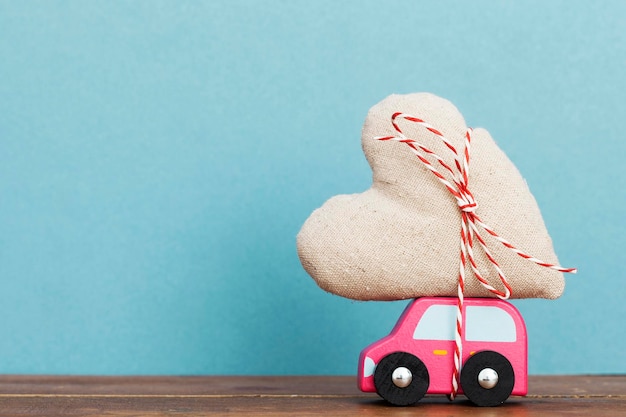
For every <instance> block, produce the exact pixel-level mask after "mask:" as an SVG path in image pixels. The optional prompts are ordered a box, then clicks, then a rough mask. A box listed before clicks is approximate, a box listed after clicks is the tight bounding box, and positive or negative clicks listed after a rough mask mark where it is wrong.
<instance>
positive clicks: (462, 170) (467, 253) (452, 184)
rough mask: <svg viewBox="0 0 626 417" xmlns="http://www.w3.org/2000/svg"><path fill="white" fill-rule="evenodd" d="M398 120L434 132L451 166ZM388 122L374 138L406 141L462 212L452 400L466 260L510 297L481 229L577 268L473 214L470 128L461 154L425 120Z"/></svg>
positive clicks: (539, 262)
mask: <svg viewBox="0 0 626 417" xmlns="http://www.w3.org/2000/svg"><path fill="white" fill-rule="evenodd" d="M397 119H403V120H407V121H409V122H413V123H416V124H418V125H420V126H422V127H424V128H425V129H426V130H428V131H429V132H431V133H433V134H434V135H435V136H436V137H438V138H439V139H440V140H441V141H442V142H443V143H444V144H445V145H446V147H447V148H448V149H449V150H450V151H451V152H452V153H453V155H454V168H453V167H451V166H450V165H448V164H447V163H446V162H445V161H444V160H443V159H442V158H441V157H440V156H439V155H437V154H436V153H434V152H433V151H431V150H430V149H428V148H426V147H425V146H424V145H423V144H421V143H419V142H418V141H416V140H415V139H411V138H407V137H406V136H405V135H404V133H402V130H401V129H400V127H399V126H398V123H397ZM391 124H392V125H393V128H394V129H395V131H396V132H397V135H394V136H378V137H375V138H374V139H376V140H380V141H396V142H400V143H404V144H406V145H407V146H408V147H409V148H410V149H411V151H412V152H413V153H414V154H415V156H417V158H418V159H419V160H420V161H421V162H422V164H423V165H424V166H425V167H426V168H427V169H428V170H429V171H430V172H432V173H433V175H435V177H437V179H438V180H439V181H440V182H441V183H442V184H443V185H444V186H445V187H446V189H447V190H448V191H449V192H450V194H452V196H453V197H454V198H455V200H456V203H457V205H458V206H459V210H460V211H461V248H460V249H461V250H460V263H459V282H458V287H457V299H458V302H457V314H456V332H455V349H454V372H453V375H452V389H451V392H450V394H449V398H450V400H453V399H454V397H455V396H456V394H457V392H458V389H459V381H460V376H461V375H460V374H461V367H462V364H461V360H462V357H463V356H462V351H463V343H462V339H461V335H462V331H463V326H464V322H465V320H464V314H463V294H464V292H465V269H466V266H467V264H468V263H469V265H470V268H471V270H472V271H473V273H474V276H475V277H476V279H478V281H479V282H480V283H481V284H482V286H483V287H485V288H486V289H487V290H489V291H490V292H491V293H493V294H495V295H496V296H497V297H499V298H500V299H503V300H506V299H508V298H510V297H511V286H510V285H509V283H508V281H507V279H506V276H505V275H504V272H503V271H502V269H500V265H499V264H498V262H497V261H496V260H495V258H494V257H493V255H492V253H491V251H490V250H489V248H488V247H487V244H486V243H485V240H484V239H483V237H482V236H481V231H484V232H487V233H488V234H489V235H491V236H492V237H493V238H494V239H496V240H497V241H498V242H500V243H501V244H502V245H504V246H505V247H507V248H509V249H510V250H512V251H513V252H515V253H516V254H517V255H519V256H521V257H522V258H524V259H527V260H529V261H531V262H534V263H536V264H537V265H540V266H543V267H546V268H550V269H553V270H556V271H560V272H571V273H576V268H563V267H561V266H559V265H555V264H551V263H548V262H544V261H542V260H539V259H537V258H535V257H533V256H530V255H528V254H526V253H525V252H523V251H521V250H519V249H517V248H516V247H515V246H513V245H512V244H511V243H510V242H508V241H507V240H506V239H504V238H502V237H501V236H499V235H498V234H497V233H496V232H495V231H494V230H493V229H492V228H491V227H489V226H488V225H487V224H485V223H484V222H483V221H482V220H481V219H480V217H479V216H478V215H477V214H476V209H477V207H478V204H477V203H476V199H475V198H474V195H473V194H472V192H471V191H470V189H469V161H470V151H471V142H472V129H471V128H468V129H467V131H466V132H465V140H464V143H465V147H464V149H463V152H462V153H461V154H460V153H459V152H457V149H456V148H455V147H454V146H453V145H452V143H451V142H450V141H449V140H448V139H446V137H445V136H444V135H443V134H442V133H441V132H440V131H439V130H437V129H435V128H434V127H433V126H431V125H430V124H428V123H426V122H425V121H424V120H422V119H420V118H417V117H415V116H411V115H409V114H405V113H402V112H397V113H394V114H393V115H392V116H391ZM428 157H430V158H432V159H434V160H436V161H437V163H438V164H439V165H440V166H441V167H442V168H443V170H444V171H443V174H445V175H443V174H442V173H441V172H439V171H438V170H437V168H436V167H435V165H433V163H431V161H430V160H429V159H428ZM474 241H477V242H478V243H479V246H480V248H482V251H483V252H484V254H485V256H486V257H487V259H488V260H489V262H490V264H491V266H492V267H493V269H494V270H495V271H496V273H497V274H498V278H499V279H500V282H501V283H502V285H503V287H504V290H499V289H497V288H495V287H494V286H492V285H491V284H490V283H489V282H488V281H487V280H486V279H485V278H484V277H483V274H482V273H481V272H480V270H479V269H478V265H477V264H476V261H475V259H474V251H473V248H474Z"/></svg>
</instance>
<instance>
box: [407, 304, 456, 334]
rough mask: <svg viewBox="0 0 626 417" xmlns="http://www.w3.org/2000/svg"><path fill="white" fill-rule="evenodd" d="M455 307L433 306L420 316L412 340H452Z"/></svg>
mask: <svg viewBox="0 0 626 417" xmlns="http://www.w3.org/2000/svg"><path fill="white" fill-rule="evenodd" d="M455 323H456V306H454V305H433V306H430V307H428V309H427V310H426V311H425V312H424V314H423V315H422V318H421V319H420V321H419V323H417V326H416V327H415V331H414V332H413V339H426V340H454V326H455Z"/></svg>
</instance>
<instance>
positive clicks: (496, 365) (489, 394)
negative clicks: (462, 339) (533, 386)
mask: <svg viewBox="0 0 626 417" xmlns="http://www.w3.org/2000/svg"><path fill="white" fill-rule="evenodd" d="M514 385H515V372H514V371H513V366H511V362H509V360H508V359H507V358H505V357H504V356H502V355H501V354H499V353H498V352H493V351H490V350H485V351H482V352H477V353H475V354H474V355H472V356H471V357H470V358H469V359H468V360H467V361H465V364H464V365H463V369H462V370H461V387H462V388H463V394H465V396H466V397H467V398H469V400H470V401H471V402H473V403H474V404H476V405H478V406H481V407H493V406H496V405H500V404H502V403H503V402H505V401H506V399H507V398H509V396H510V395H511V392H513V386H514Z"/></svg>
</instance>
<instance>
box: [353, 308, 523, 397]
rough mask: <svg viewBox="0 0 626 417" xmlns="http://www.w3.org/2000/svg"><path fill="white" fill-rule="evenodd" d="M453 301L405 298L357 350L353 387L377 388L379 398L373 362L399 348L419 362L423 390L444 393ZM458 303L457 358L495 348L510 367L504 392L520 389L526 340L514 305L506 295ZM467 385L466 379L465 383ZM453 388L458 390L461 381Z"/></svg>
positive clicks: (448, 374) (449, 362)
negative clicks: (397, 312)
mask: <svg viewBox="0 0 626 417" xmlns="http://www.w3.org/2000/svg"><path fill="white" fill-rule="evenodd" d="M457 303H458V299H457V298H453V297H423V298H418V299H415V300H413V301H411V302H410V303H409V305H408V306H407V307H406V309H405V310H404V312H403V313H402V315H401V316H400V318H399V319H398V322H397V323H396V325H395V327H394V328H393V330H392V331H391V333H390V334H389V335H388V336H386V337H384V338H382V339H381V340H379V341H377V342H375V343H373V344H371V345H369V346H367V347H366V348H365V349H363V351H362V352H361V355H360V358H359V368H358V386H359V388H360V389H361V390H362V391H364V392H378V393H379V394H381V396H383V398H385V395H383V394H382V393H381V392H380V391H381V389H377V386H376V384H375V381H374V380H375V378H374V375H375V373H376V368H377V366H378V365H379V363H380V362H381V361H382V360H383V359H384V358H385V357H387V356H389V355H391V354H393V353H397V352H403V353H407V354H410V355H412V356H414V357H416V358H418V359H419V360H420V361H421V362H423V364H424V365H425V368H426V370H427V375H426V379H427V381H426V384H427V389H426V392H425V394H449V393H450V392H451V390H452V375H453V369H454V349H455V341H454V339H455V328H456V314H457ZM463 309H464V317H465V325H464V326H463V334H462V342H463V351H462V363H463V364H464V365H465V364H466V363H467V361H468V360H469V359H470V358H471V357H472V356H473V355H476V354H477V353H479V352H496V354H499V355H501V356H503V357H504V360H503V361H504V362H506V361H508V362H509V363H510V366H511V367H512V371H513V374H514V383H513V382H511V383H512V384H513V386H512V390H510V395H526V393H527V386H528V383H527V374H528V365H527V361H528V359H527V357H528V353H527V350H528V347H527V345H528V342H527V335H526V326H525V324H524V320H523V319H522V316H521V314H520V313H519V311H518V310H517V309H516V308H515V307H514V306H513V305H512V304H510V303H508V302H506V301H502V300H499V299H492V298H466V299H465V300H464V302H463ZM481 355H482V354H481ZM475 362H476V361H475ZM478 366H482V365H478ZM483 367H485V366H483ZM468 372H469V371H468ZM461 376H462V377H463V371H462V372H461ZM472 380H473V378H472ZM467 385H469V383H468V384H466V388H467ZM379 388H380V387H379ZM483 391H484V390H483ZM459 393H463V384H461V387H460V389H459ZM487 393H488V394H490V393H489V392H487ZM422 395H423V394H422ZM468 397H470V396H469V395H468ZM506 397H508V395H506ZM420 398H421V397H420ZM470 399H472V398H471V397H470ZM505 399H506V398H505ZM418 400H419V398H418ZM472 401H473V399H472ZM392 402H393V401H392ZM490 405H492V404H490Z"/></svg>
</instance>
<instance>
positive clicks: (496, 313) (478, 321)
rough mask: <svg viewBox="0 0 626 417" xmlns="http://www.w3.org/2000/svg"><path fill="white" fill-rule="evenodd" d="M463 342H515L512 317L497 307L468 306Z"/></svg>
mask: <svg viewBox="0 0 626 417" xmlns="http://www.w3.org/2000/svg"><path fill="white" fill-rule="evenodd" d="M465 312H466V317H467V321H466V323H465V340H471V341H482V342H515V340H516V332H515V322H514V321H513V317H511V316H510V315H509V313H507V312H506V311H504V310H502V309H501V308H499V307H491V306H489V307H488V306H468V307H467V310H465Z"/></svg>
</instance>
